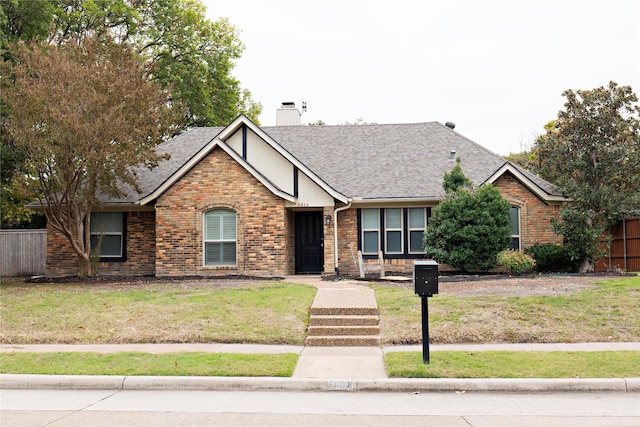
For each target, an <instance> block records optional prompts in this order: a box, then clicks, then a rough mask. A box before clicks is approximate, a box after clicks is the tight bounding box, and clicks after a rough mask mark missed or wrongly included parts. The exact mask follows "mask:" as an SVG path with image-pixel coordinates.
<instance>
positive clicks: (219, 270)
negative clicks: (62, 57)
mask: <svg viewBox="0 0 640 427" xmlns="http://www.w3.org/2000/svg"><path fill="white" fill-rule="evenodd" d="M299 117H300V116H299V113H298V110H297V109H296V108H295V106H294V105H291V104H283V108H281V109H279V110H278V122H277V125H276V126H273V127H260V126H257V125H256V124H255V123H253V122H252V121H251V120H249V119H248V118H247V117H245V116H239V117H238V118H237V119H236V120H234V121H233V122H232V123H231V124H229V125H228V126H226V127H211V128H193V129H190V130H188V131H186V132H184V133H182V134H180V135H177V136H176V137H174V138H172V139H171V140H169V141H167V142H165V143H163V144H161V145H159V146H158V151H159V152H162V153H169V154H170V155H171V157H170V159H169V160H166V161H164V162H161V164H160V165H159V166H158V167H157V168H156V169H154V170H152V171H149V170H146V169H140V170H139V172H138V177H139V181H140V185H141V188H142V193H141V194H138V193H136V192H135V191H130V192H128V196H127V197H125V198H122V199H108V200H103V203H102V204H101V205H100V206H99V207H97V208H96V210H99V211H97V212H94V214H93V217H92V231H91V232H92V234H94V236H92V241H93V242H94V244H97V242H98V241H100V242H101V244H100V250H101V258H100V262H99V266H98V267H99V274H105V275H156V276H159V277H160V276H215V275H260V276H284V275H290V274H296V273H324V274H335V273H336V272H338V273H340V274H354V273H356V272H357V271H358V264H357V252H358V251H359V250H360V251H362V252H363V254H364V258H365V259H368V260H370V262H377V258H378V254H379V253H380V252H381V253H382V254H383V258H384V263H385V270H387V271H395V272H405V273H408V272H410V271H411V270H412V268H413V261H414V260H416V259H421V258H424V254H423V252H422V235H423V233H424V230H425V227H426V226H427V225H428V220H429V217H430V215H431V209H432V208H433V207H434V206H436V205H437V204H438V202H439V201H440V200H442V198H443V197H444V191H443V189H442V178H443V175H444V174H445V173H446V172H449V171H450V170H451V169H452V168H453V167H454V166H455V164H456V161H455V158H456V157H460V158H461V159H462V163H461V165H462V168H463V170H464V172H465V174H466V175H467V176H468V177H469V179H471V180H472V181H473V182H474V184H477V185H479V184H482V183H485V182H490V183H492V184H493V185H494V186H496V187H497V188H498V189H499V190H500V192H501V193H502V195H503V196H504V197H505V198H506V199H507V200H508V201H509V202H510V203H511V205H512V224H513V236H512V244H513V246H514V247H515V248H519V249H523V248H526V247H528V246H530V245H532V244H534V243H536V242H544V243H549V242H552V243H559V242H560V241H561V238H560V237H559V236H557V235H556V234H555V233H554V232H553V231H552V229H551V224H550V219H551V218H552V217H554V216H556V215H557V212H558V209H559V207H560V205H561V203H562V202H563V200H564V199H563V198H562V197H561V196H560V194H558V193H557V192H556V191H554V188H553V186H552V185H551V184H549V183H548V182H546V181H544V180H542V179H540V178H538V177H536V176H534V175H532V174H530V173H529V172H527V171H525V170H523V169H522V168H520V167H518V166H516V165H514V164H511V163H509V162H507V161H506V160H504V159H503V158H502V157H500V156H498V155H496V154H494V153H492V152H490V151H489V150H487V149H485V148H483V147H482V146H480V145H478V144H476V143H475V142H473V141H471V140H469V139H468V138H465V137H464V136H462V135H460V134H459V133H457V132H456V131H454V130H453V126H452V125H450V124H448V125H443V124H440V123H437V122H429V123H411V124H382V125H378V124H372V125H358V126H355V125H354V126H303V125H299V123H300V118H299ZM76 273H77V259H76V256H75V254H74V253H73V251H72V250H71V248H70V246H69V244H68V243H67V242H66V240H65V239H64V238H63V237H62V236H61V235H60V234H59V233H57V232H55V230H53V229H51V228H50V229H49V230H48V244H47V275H48V276H62V275H74V274H76Z"/></svg>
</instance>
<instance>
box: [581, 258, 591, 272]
mask: <svg viewBox="0 0 640 427" xmlns="http://www.w3.org/2000/svg"><path fill="white" fill-rule="evenodd" d="M593 270H594V268H593V263H592V262H591V261H589V259H588V258H585V259H584V261H582V265H581V266H580V273H591V272H593Z"/></svg>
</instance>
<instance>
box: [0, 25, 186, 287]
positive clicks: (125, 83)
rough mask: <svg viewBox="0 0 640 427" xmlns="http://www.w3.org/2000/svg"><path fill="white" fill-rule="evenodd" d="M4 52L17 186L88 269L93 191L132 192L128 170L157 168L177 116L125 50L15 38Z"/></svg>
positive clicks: (100, 44)
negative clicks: (19, 159) (18, 162)
mask: <svg viewBox="0 0 640 427" xmlns="http://www.w3.org/2000/svg"><path fill="white" fill-rule="evenodd" d="M11 56H12V61H5V62H3V63H2V68H3V70H2V71H3V76H5V78H7V77H8V78H11V79H12V84H11V85H9V86H8V87H7V88H6V89H5V90H4V91H3V99H4V101H5V102H6V106H7V108H8V110H7V112H8V114H7V116H6V117H5V119H6V121H5V122H4V131H5V132H7V133H8V135H9V136H10V137H11V143H12V146H13V147H14V148H15V150H16V151H17V152H20V153H24V162H23V163H22V166H21V168H20V169H19V170H20V172H19V173H16V174H15V176H14V177H13V179H14V182H16V183H17V184H18V185H20V186H21V189H22V193H23V194H28V195H30V196H31V197H32V198H33V199H36V200H39V203H40V206H41V208H42V210H43V211H44V213H45V215H46V218H47V222H48V225H49V226H50V227H53V228H54V229H56V230H58V231H59V232H61V233H62V234H63V235H64V236H65V237H66V238H67V239H68V240H69V242H70V244H71V246H72V247H73V250H74V251H75V252H76V254H77V255H78V259H79V273H80V274H81V275H91V274H92V273H93V272H92V265H91V244H90V233H89V232H88V230H90V221H91V212H92V210H93V208H94V207H95V206H96V205H98V204H99V196H101V195H103V196H121V195H123V185H128V186H130V187H132V188H134V189H137V183H136V177H135V173H134V168H135V167H136V166H138V165H146V166H148V167H153V166H155V165H156V164H157V162H158V161H159V160H160V158H159V156H158V155H157V154H156V153H155V146H156V145H157V144H158V142H160V141H161V139H162V137H163V136H164V135H167V134H170V133H171V132H172V129H171V127H172V126H173V125H174V124H175V123H176V120H177V118H176V115H179V114H180V113H181V112H180V111H179V110H178V109H177V108H175V106H174V108H171V107H169V103H168V97H169V93H168V92H167V91H165V90H163V89H162V88H160V86H159V85H158V84H155V83H152V82H150V81H149V78H148V70H147V69H146V67H144V65H143V63H142V61H140V59H139V58H138V56H137V55H136V54H135V53H132V52H131V51H130V49H129V48H127V47H126V46H122V45H117V44H114V43H109V42H108V41H107V40H103V41H102V42H97V41H95V40H94V39H92V38H86V39H84V40H83V41H82V42H79V43H66V44H61V45H59V46H51V45H38V44H35V43H34V44H29V45H27V44H24V43H21V44H20V45H19V46H18V47H17V49H16V50H15V52H14V53H13V54H12V55H11Z"/></svg>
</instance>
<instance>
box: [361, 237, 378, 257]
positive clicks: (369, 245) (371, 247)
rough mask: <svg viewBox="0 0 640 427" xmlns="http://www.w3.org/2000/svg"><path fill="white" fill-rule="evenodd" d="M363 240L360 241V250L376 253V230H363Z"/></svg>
mask: <svg viewBox="0 0 640 427" xmlns="http://www.w3.org/2000/svg"><path fill="white" fill-rule="evenodd" d="M363 240H364V241H363V242H362V248H363V249H362V252H363V253H366V254H377V253H378V232H377V231H365V232H364V239H363Z"/></svg>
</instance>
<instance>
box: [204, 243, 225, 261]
mask: <svg viewBox="0 0 640 427" xmlns="http://www.w3.org/2000/svg"><path fill="white" fill-rule="evenodd" d="M221 256H222V244H221V243H205V245H204V263H205V264H206V265H216V264H220V259H221Z"/></svg>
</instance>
